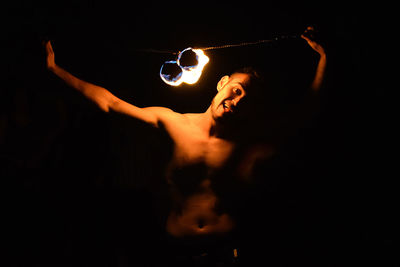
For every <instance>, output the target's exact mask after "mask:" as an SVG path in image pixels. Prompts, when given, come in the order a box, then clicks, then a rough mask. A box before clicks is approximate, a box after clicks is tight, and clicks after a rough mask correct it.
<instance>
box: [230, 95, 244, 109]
mask: <svg viewBox="0 0 400 267" xmlns="http://www.w3.org/2000/svg"><path fill="white" fill-rule="evenodd" d="M243 98H244V96H239V97H236V98H234V99H233V100H232V104H233V106H234V107H235V108H236V107H237V106H238V105H239V103H241V102H242V101H243Z"/></svg>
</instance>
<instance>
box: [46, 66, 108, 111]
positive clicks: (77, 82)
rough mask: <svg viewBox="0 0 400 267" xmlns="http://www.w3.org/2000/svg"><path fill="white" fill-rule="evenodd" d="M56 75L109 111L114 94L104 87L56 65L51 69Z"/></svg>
mask: <svg viewBox="0 0 400 267" xmlns="http://www.w3.org/2000/svg"><path fill="white" fill-rule="evenodd" d="M50 71H52V72H53V73H54V74H55V75H57V76H58V77H59V78H61V79H62V80H63V81H64V82H65V83H66V84H67V85H69V86H70V87H72V88H74V89H76V90H77V91H79V92H81V93H82V94H83V95H84V96H85V97H87V98H88V99H90V100H91V101H93V102H94V103H96V104H97V105H98V106H99V107H100V108H101V109H102V110H103V111H106V112H108V111H109V106H110V103H111V102H112V100H113V98H114V96H113V95H112V94H111V93H110V92H109V91H107V90H106V89H104V88H103V87H100V86H97V85H94V84H91V83H88V82H85V81H83V80H81V79H79V78H77V77H75V76H74V75H72V74H71V73H69V72H68V71H66V70H64V69H63V68H61V67H59V66H58V65H55V66H54V67H52V68H51V69H50Z"/></svg>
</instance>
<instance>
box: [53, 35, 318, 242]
mask: <svg viewBox="0 0 400 267" xmlns="http://www.w3.org/2000/svg"><path fill="white" fill-rule="evenodd" d="M310 31H312V28H308V29H307V30H306V32H305V33H309V32H310ZM302 37H303V38H304V39H305V40H306V41H307V42H308V44H309V45H310V47H312V48H313V49H314V50H315V51H317V52H318V53H319V55H320V60H319V64H318V67H317V71H316V75H315V79H314V81H313V82H312V85H311V89H312V90H313V91H315V92H317V91H318V90H319V88H320V86H321V83H322V80H323V77H324V73H325V66H326V56H325V52H324V49H323V48H322V47H321V46H320V45H319V44H318V43H316V42H315V41H314V40H313V39H312V38H310V37H309V35H308V34H303V35H302ZM46 52H47V68H48V69H49V70H50V71H51V72H53V73H54V74H55V75H56V76H58V77H59V78H61V79H62V80H63V81H64V82H66V83H67V84H68V85H69V86H70V87H72V88H74V89H76V90H77V91H79V92H81V93H82V94H83V95H84V96H85V97H87V98H88V99H90V100H91V101H93V102H94V103H95V104H97V106H98V107H99V108H100V109H101V110H102V111H104V112H110V111H113V112H117V113H122V114H126V115H128V116H130V117H133V118H135V119H137V120H141V121H143V122H145V123H147V124H149V125H151V126H153V127H156V128H159V129H161V130H163V131H166V132H167V134H168V135H169V137H170V138H171V140H172V143H173V153H172V158H171V161H170V163H169V165H168V168H167V173H166V179H167V181H168V184H169V185H170V189H171V196H172V197H171V198H172V202H173V203H172V209H171V211H170V213H169V215H168V218H167V220H166V230H167V232H168V233H169V234H170V235H172V236H174V237H187V236H209V235H220V234H226V233H229V232H231V231H232V230H233V229H234V228H235V220H234V218H233V217H232V216H231V214H230V213H229V212H228V211H227V210H225V209H224V207H223V205H221V201H222V199H221V196H220V195H219V190H218V188H219V187H218V186H217V185H218V183H219V180H221V179H226V177H233V176H234V177H236V178H235V179H239V180H240V179H244V178H245V176H246V174H248V173H249V171H251V166H252V162H254V158H255V156H254V155H260V154H263V155H266V154H268V152H267V153H255V154H254V153H252V155H253V156H252V157H248V158H244V157H245V156H241V157H239V158H240V159H239V160H238V159H237V154H238V153H236V152H237V151H238V150H239V149H241V148H240V147H239V145H238V140H240V138H239V139H238V136H237V135H236V132H235V129H237V126H238V125H237V124H238V123H239V122H240V121H242V120H241V119H242V118H245V117H246V116H250V115H251V109H252V105H251V104H250V103H251V101H250V100H251V97H252V94H253V91H254V90H256V89H255V87H257V83H256V80H257V79H258V77H257V73H256V72H254V71H252V70H248V69H247V70H241V71H238V72H235V73H233V74H231V75H230V76H224V77H222V78H221V79H220V81H219V82H218V84H217V91H218V93H217V94H216V95H215V97H214V99H213V100H212V103H211V105H210V106H209V107H208V109H207V110H206V111H205V112H204V113H187V114H180V113H177V112H174V111H173V110H171V109H168V108H165V107H145V108H140V107H137V106H134V105H132V104H130V103H127V102H125V101H123V100H121V99H119V98H118V97H116V96H114V95H113V94H112V93H110V92H109V91H108V90H106V89H105V88H103V87H100V86H97V85H94V84H91V83H88V82H85V81H83V80H80V79H78V78H77V77H75V76H73V75H72V74H70V73H69V72H67V71H66V70H64V69H62V68H61V67H59V66H58V65H57V64H56V63H55V59H54V52H53V49H52V46H51V43H50V42H47V43H46ZM246 102H247V104H246ZM241 155H249V154H246V153H245V154H243V153H241ZM243 162H245V164H243ZM228 173H229V174H228ZM188 175H189V177H188ZM232 175H233V176H232ZM221 177H224V178H221ZM185 179H188V180H186V181H185ZM232 179H233V178H232ZM188 181H190V182H188ZM225 182H226V180H225ZM188 183H191V184H189V185H188ZM228 187H229V185H228Z"/></svg>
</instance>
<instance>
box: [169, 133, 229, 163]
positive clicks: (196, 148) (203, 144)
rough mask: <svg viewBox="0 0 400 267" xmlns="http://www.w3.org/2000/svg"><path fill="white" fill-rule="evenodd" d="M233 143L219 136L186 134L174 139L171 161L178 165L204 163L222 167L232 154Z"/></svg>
mask: <svg viewBox="0 0 400 267" xmlns="http://www.w3.org/2000/svg"><path fill="white" fill-rule="evenodd" d="M234 148H235V145H234V144H233V143H232V142H229V141H226V140H223V139H219V138H213V137H212V138H205V137H202V136H196V135H194V136H190V135H189V136H187V137H186V138H181V139H177V140H174V150H173V162H174V163H175V164H177V165H178V166H185V165H193V164H204V165H205V166H206V167H207V168H210V169H218V168H222V167H223V166H224V165H225V164H226V163H227V161H228V160H229V159H230V157H231V155H232V154H233V151H234Z"/></svg>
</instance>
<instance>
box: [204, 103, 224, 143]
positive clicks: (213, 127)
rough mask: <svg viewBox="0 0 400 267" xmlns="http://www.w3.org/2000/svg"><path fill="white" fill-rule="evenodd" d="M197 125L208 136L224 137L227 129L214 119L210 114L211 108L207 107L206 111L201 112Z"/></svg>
mask: <svg viewBox="0 0 400 267" xmlns="http://www.w3.org/2000/svg"><path fill="white" fill-rule="evenodd" d="M199 126H200V127H201V128H202V129H203V130H204V131H205V132H206V133H207V134H208V135H209V136H210V137H218V138H222V139H226V137H227V133H228V131H227V130H228V129H227V127H226V126H225V125H222V124H221V123H219V122H217V121H215V119H214V118H213V116H212V114H211V109H210V108H208V109H207V110H206V112H204V113H202V114H201V116H200V120H199Z"/></svg>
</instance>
